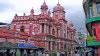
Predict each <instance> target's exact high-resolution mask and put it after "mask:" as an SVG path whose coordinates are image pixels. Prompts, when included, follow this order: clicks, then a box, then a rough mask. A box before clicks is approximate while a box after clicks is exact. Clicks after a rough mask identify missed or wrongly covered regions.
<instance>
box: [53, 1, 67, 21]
mask: <svg viewBox="0 0 100 56" xmlns="http://www.w3.org/2000/svg"><path fill="white" fill-rule="evenodd" d="M53 18H54V19H56V20H57V19H65V11H64V8H63V6H61V5H60V4H59V1H58V4H57V6H55V7H54V8H53Z"/></svg>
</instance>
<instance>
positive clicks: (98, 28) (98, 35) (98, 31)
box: [95, 23, 100, 41]
mask: <svg viewBox="0 0 100 56" xmlns="http://www.w3.org/2000/svg"><path fill="white" fill-rule="evenodd" d="M95 30H96V40H97V41H100V25H99V24H98V23H96V24H95Z"/></svg>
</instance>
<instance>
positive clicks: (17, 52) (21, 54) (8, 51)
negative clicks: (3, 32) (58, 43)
mask: <svg viewBox="0 0 100 56" xmlns="http://www.w3.org/2000/svg"><path fill="white" fill-rule="evenodd" d="M43 51H44V49H43V48H38V47H36V46H34V45H32V44H28V43H19V44H13V43H10V42H2V43H0V56H41V55H42V56H43Z"/></svg>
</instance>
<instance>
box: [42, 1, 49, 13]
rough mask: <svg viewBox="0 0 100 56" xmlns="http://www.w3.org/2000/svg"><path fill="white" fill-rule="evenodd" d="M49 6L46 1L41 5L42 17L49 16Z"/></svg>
mask: <svg viewBox="0 0 100 56" xmlns="http://www.w3.org/2000/svg"><path fill="white" fill-rule="evenodd" d="M47 10H48V6H47V4H46V2H45V0H44V3H43V4H42V5H41V14H42V15H47V14H48V11H47Z"/></svg>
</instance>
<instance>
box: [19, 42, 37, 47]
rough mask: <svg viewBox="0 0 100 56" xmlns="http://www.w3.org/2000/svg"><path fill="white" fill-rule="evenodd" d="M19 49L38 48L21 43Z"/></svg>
mask: <svg viewBox="0 0 100 56" xmlns="http://www.w3.org/2000/svg"><path fill="white" fill-rule="evenodd" d="M18 47H19V48H36V46H35V45H32V44H27V43H19V44H18Z"/></svg>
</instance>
